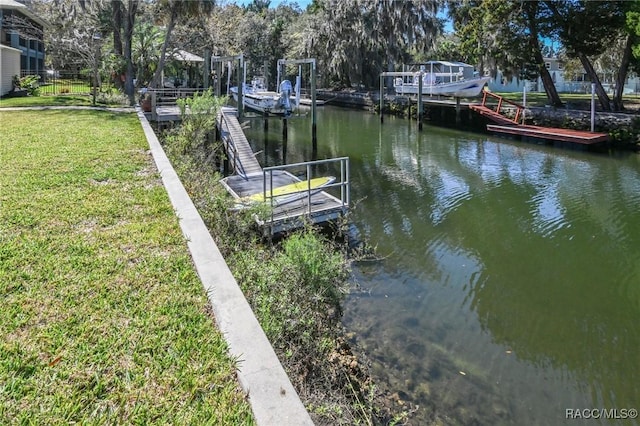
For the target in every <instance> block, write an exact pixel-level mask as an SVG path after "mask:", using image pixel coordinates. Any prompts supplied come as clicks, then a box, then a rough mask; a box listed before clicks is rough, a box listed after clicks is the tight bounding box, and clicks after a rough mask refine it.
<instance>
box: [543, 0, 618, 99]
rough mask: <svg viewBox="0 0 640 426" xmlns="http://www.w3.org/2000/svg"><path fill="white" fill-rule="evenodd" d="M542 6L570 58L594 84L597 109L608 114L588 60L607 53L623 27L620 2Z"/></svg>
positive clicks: (568, 1) (548, 1)
mask: <svg viewBox="0 0 640 426" xmlns="http://www.w3.org/2000/svg"><path fill="white" fill-rule="evenodd" d="M543 3H544V5H545V6H546V8H548V10H549V11H550V13H551V17H552V25H553V27H554V28H555V31H556V32H557V35H558V37H559V38H560V40H561V42H562V44H563V46H565V48H566V49H567V54H568V55H569V56H570V57H576V58H578V59H579V60H580V62H581V64H582V66H583V67H584V69H585V71H586V73H587V75H588V76H589V78H590V79H591V82H592V83H593V84H595V90H596V94H597V95H598V100H599V102H600V106H601V108H602V109H603V110H604V111H610V110H611V101H610V99H609V96H608V95H607V93H606V91H605V90H604V88H603V87H602V83H601V81H600V78H599V77H598V74H597V72H596V70H595V68H594V67H593V64H592V62H591V60H590V59H589V57H590V56H591V57H594V56H598V55H600V54H602V53H603V52H604V51H605V50H607V49H609V48H610V47H611V46H612V45H613V43H614V41H615V39H616V37H618V35H619V34H620V30H621V29H622V28H623V25H624V19H625V14H624V7H623V2H621V1H608V2H599V1H572V0H563V1H551V0H545V1H544V2H543Z"/></svg>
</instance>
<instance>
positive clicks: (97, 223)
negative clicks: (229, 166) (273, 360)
mask: <svg viewBox="0 0 640 426" xmlns="http://www.w3.org/2000/svg"><path fill="white" fill-rule="evenodd" d="M3 105H4V103H3ZM0 120H1V121H2V132H1V133H0V146H2V150H0V223H1V224H2V227H1V228H0V295H2V299H3V305H2V309H0V335H1V336H2V340H1V341H0V423H1V424H47V425H63V424H64V425H66V424H70V423H82V424H147V423H156V424H234V425H235V424H251V423H252V422H253V420H252V416H251V410H250V407H249V405H248V403H247V401H246V400H245V397H244V395H243V393H242V392H241V390H240V389H239V387H238V384H237V381H236V379H235V376H234V371H235V364H234V361H233V360H231V359H229V358H228V356H227V352H226V345H225V342H224V340H223V338H222V336H221V335H220V334H219V333H218V332H217V330H216V328H215V326H214V324H213V320H212V318H211V316H210V310H209V308H208V304H207V298H206V296H205V294H204V292H203V289H202V286H201V284H200V282H199V280H198V278H197V275H196V273H195V270H194V268H193V266H192V264H191V260H190V258H189V255H188V251H187V247H186V243H185V241H184V238H183V236H182V234H181V232H180V229H179V226H178V221H177V218H176V217H175V214H174V212H173V209H172V207H171V204H170V202H169V200H168V197H167V195H166V192H165V190H164V187H163V186H162V185H161V182H160V180H159V175H158V173H157V171H156V170H155V169H154V167H153V162H152V159H151V158H150V155H149V154H148V153H147V152H146V149H147V145H146V140H145V139H144V135H143V133H142V131H141V129H140V125H139V123H138V122H137V118H136V117H135V115H133V114H120V115H118V114H112V113H109V112H104V111H77V110H76V111H72V112H66V111H28V112H7V111H0Z"/></svg>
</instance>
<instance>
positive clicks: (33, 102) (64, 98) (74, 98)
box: [0, 95, 92, 108]
mask: <svg viewBox="0 0 640 426" xmlns="http://www.w3.org/2000/svg"><path fill="white" fill-rule="evenodd" d="M91 102H92V98H91V96H83V95H55V96H25V97H19V98H2V99H0V108H2V107H32V106H69V105H91Z"/></svg>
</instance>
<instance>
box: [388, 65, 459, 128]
mask: <svg viewBox="0 0 640 426" xmlns="http://www.w3.org/2000/svg"><path fill="white" fill-rule="evenodd" d="M416 74H418V76H419V79H418V93H422V76H423V75H424V74H425V73H424V71H418V72H417V73H416V72H409V71H390V72H382V73H380V123H384V118H383V117H384V114H383V113H382V111H383V110H384V78H385V77H411V76H415V75H416ZM417 98H418V114H416V115H417V119H418V130H422V114H423V113H424V108H423V106H422V96H418V97H417ZM457 99H458V102H459V101H460V98H457Z"/></svg>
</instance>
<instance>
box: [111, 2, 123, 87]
mask: <svg viewBox="0 0 640 426" xmlns="http://www.w3.org/2000/svg"><path fill="white" fill-rule="evenodd" d="M111 25H112V26H113V51H114V53H115V54H116V55H117V56H118V57H122V3H121V2H120V1H114V2H113V3H111ZM120 71H121V70H118V71H117V72H116V73H115V74H116V75H114V76H113V77H112V79H111V80H112V81H111V82H112V83H113V85H114V86H115V87H117V88H118V89H120V90H122V88H123V84H122V80H121V79H120Z"/></svg>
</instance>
